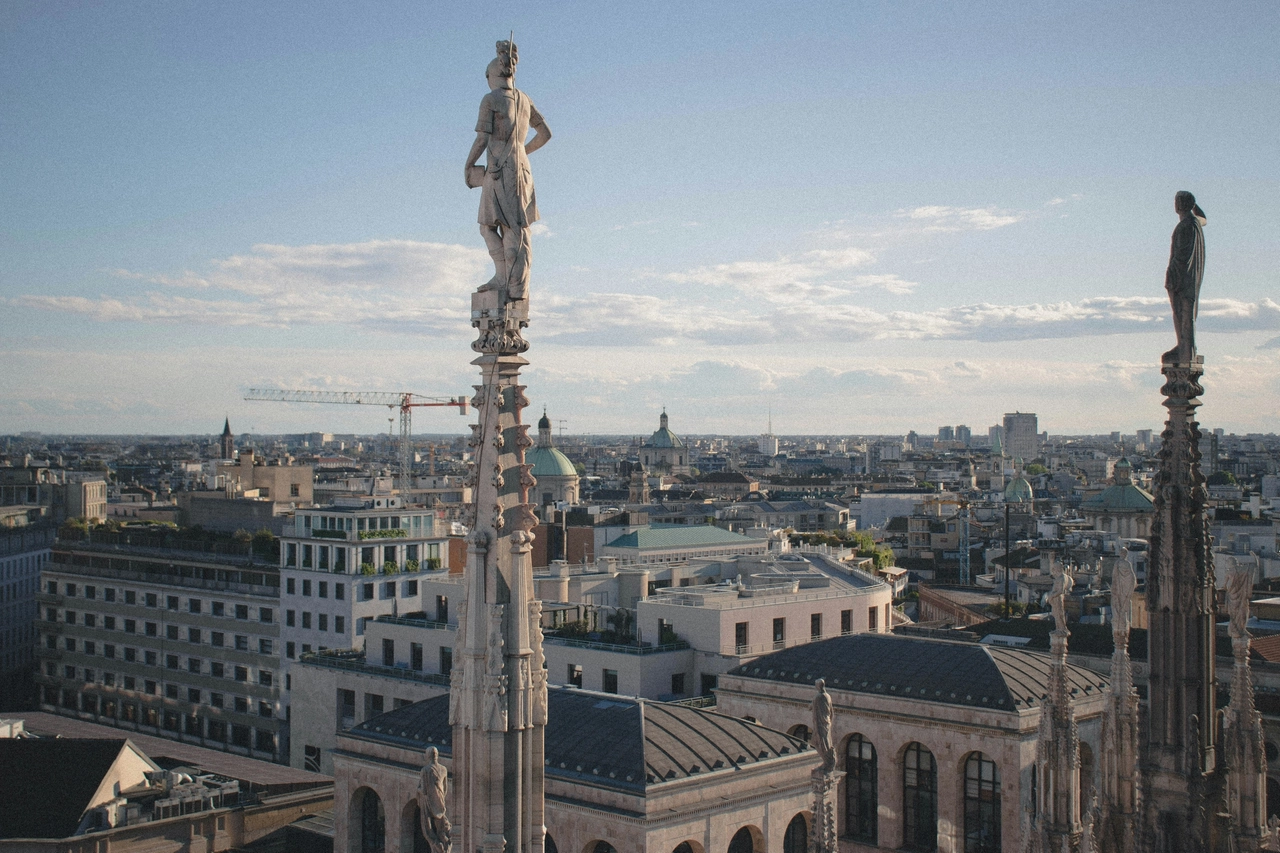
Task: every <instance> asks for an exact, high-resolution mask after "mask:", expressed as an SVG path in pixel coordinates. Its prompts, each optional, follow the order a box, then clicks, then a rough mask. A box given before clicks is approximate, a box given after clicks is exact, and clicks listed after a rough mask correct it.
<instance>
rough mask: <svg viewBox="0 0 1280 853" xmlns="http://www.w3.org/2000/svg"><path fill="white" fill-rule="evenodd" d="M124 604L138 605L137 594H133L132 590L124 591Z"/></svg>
mask: <svg viewBox="0 0 1280 853" xmlns="http://www.w3.org/2000/svg"><path fill="white" fill-rule="evenodd" d="M124 603H125V604H137V603H138V594H137V593H136V592H134V591H133V590H131V589H126V590H125V591H124Z"/></svg>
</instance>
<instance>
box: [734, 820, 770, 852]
mask: <svg viewBox="0 0 1280 853" xmlns="http://www.w3.org/2000/svg"><path fill="white" fill-rule="evenodd" d="M764 851H765V844H764V833H763V832H761V831H760V827H758V826H752V825H751V824H747V825H746V826H744V827H742V828H741V829H739V830H738V831H737V832H735V833H734V834H733V838H731V839H729V849H728V853H764Z"/></svg>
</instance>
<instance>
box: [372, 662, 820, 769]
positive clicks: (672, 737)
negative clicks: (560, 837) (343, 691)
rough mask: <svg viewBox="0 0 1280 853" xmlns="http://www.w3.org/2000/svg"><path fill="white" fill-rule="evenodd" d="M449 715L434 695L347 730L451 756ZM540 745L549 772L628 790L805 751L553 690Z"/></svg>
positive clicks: (638, 705) (745, 729)
mask: <svg viewBox="0 0 1280 853" xmlns="http://www.w3.org/2000/svg"><path fill="white" fill-rule="evenodd" d="M642 715H643V721H642V719H641V717H642ZM448 718H449V697H448V696H435V697H433V698H431V699H425V700H423V701H421V702H415V703H414V704H412V705H406V706H405V707H403V708H397V709H395V710H394V711H388V712H387V713H385V714H382V715H380V716H377V717H373V718H372V719H369V720H366V721H365V722H363V723H361V724H360V725H358V726H356V727H355V728H353V729H351V730H350V732H349V734H350V735H352V736H354V737H358V738H361V739H364V740H373V741H379V742H385V743H391V744H394V745H397V746H405V747H411V748H414V749H425V748H426V747H428V746H434V747H436V748H437V749H439V750H440V753H441V754H442V755H452V747H453V731H452V729H451V728H450V726H449V719H448ZM545 743H546V762H547V763H546V773H547V775H548V776H552V777H559V778H561V779H564V780H565V781H568V782H576V783H589V784H593V785H599V786H603V787H607V788H615V789H617V790H620V791H624V792H627V793H633V794H635V793H640V794H642V793H644V791H645V789H647V788H649V787H650V786H653V785H660V784H662V783H664V782H669V781H678V780H680V779H688V778H691V777H693V776H700V775H704V774H707V773H716V772H720V771H732V770H736V769H737V768H738V767H740V766H747V765H751V764H757V763H760V762H762V761H768V760H770V759H774V758H780V757H782V756H786V755H794V754H796V753H798V752H803V751H805V750H809V749H811V747H809V745H808V744H806V743H805V742H804V741H801V740H798V739H796V738H793V737H791V736H790V735H786V734H783V733H782V732H776V731H774V730H772V729H767V728H765V727H764V726H760V725H756V724H755V723H749V722H747V721H745V720H740V719H738V718H736V717H728V716H725V715H723V714H717V713H715V712H713V711H706V710H702V709H699V708H689V707H686V706H683V705H673V704H668V703H665V702H652V701H648V700H644V699H635V698H632V697H628V696H615V695H611V694H606V693H595V692H592V691H586V690H573V689H569V688H557V687H552V688H549V690H548V708H547V728H546V741H545Z"/></svg>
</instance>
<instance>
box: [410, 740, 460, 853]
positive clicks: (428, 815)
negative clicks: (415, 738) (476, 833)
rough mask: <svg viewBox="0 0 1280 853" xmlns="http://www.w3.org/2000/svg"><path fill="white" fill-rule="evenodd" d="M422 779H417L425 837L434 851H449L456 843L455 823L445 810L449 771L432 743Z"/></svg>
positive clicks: (433, 852)
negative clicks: (454, 838)
mask: <svg viewBox="0 0 1280 853" xmlns="http://www.w3.org/2000/svg"><path fill="white" fill-rule="evenodd" d="M424 756H425V757H426V763H425V764H424V765H422V779H421V781H420V782H419V783H418V816H419V818H420V819H421V821H422V837H423V838H425V839H426V840H427V845H428V846H429V847H430V848H431V853H449V851H450V850H451V849H452V847H453V839H452V834H453V827H452V825H451V824H450V823H449V817H448V815H446V814H445V793H446V790H447V788H448V784H449V771H448V770H446V769H445V767H444V765H443V764H441V763H440V753H439V752H438V751H437V750H436V748H435V747H434V746H429V747H427V749H426V752H425V753H424Z"/></svg>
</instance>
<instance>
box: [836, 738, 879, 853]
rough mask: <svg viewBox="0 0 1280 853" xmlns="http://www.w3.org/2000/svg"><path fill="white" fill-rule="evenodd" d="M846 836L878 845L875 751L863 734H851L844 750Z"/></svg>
mask: <svg viewBox="0 0 1280 853" xmlns="http://www.w3.org/2000/svg"><path fill="white" fill-rule="evenodd" d="M844 772H845V799H844V835H845V836H846V837H848V838H852V839H854V840H856V841H862V842H865V843H867V844H875V843H876V835H877V826H876V814H877V809H878V808H879V802H878V795H877V791H878V788H877V787H876V786H877V778H878V777H877V768H876V748H875V747H874V746H872V745H871V741H869V740H867V739H866V738H864V737H863V736H862V735H860V734H855V735H852V736H851V737H850V738H849V742H848V744H847V745H846V746H845V750H844Z"/></svg>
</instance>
